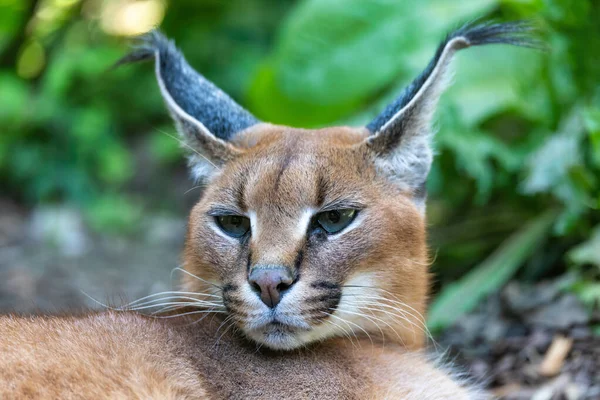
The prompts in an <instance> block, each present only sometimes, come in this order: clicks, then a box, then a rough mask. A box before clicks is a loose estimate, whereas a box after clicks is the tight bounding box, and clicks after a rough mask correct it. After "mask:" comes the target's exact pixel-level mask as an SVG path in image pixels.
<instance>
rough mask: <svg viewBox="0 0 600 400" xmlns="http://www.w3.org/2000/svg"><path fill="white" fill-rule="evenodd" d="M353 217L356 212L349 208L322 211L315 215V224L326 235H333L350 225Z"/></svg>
mask: <svg viewBox="0 0 600 400" xmlns="http://www.w3.org/2000/svg"><path fill="white" fill-rule="evenodd" d="M355 216H356V210H353V209H351V208H346V209H342V210H331V211H324V212H322V213H319V214H317V222H318V223H319V225H321V227H322V228H323V229H324V230H325V231H326V232H327V233H329V234H334V233H338V232H339V231H341V230H342V229H344V228H345V227H347V226H348V225H350V223H351V222H352V221H353V220H354V217H355Z"/></svg>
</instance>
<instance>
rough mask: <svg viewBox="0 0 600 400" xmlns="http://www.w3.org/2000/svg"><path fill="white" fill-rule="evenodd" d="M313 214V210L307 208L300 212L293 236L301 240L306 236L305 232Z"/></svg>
mask: <svg viewBox="0 0 600 400" xmlns="http://www.w3.org/2000/svg"><path fill="white" fill-rule="evenodd" d="M314 214H315V210H314V209H312V208H307V209H305V210H304V211H302V214H301V215H300V219H299V220H298V224H297V225H296V229H295V230H294V233H295V236H296V237H299V238H302V237H304V236H305V235H306V231H307V230H308V224H310V220H311V219H312V217H313V215H314Z"/></svg>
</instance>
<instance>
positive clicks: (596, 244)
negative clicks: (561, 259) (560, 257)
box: [567, 225, 600, 271]
mask: <svg viewBox="0 0 600 400" xmlns="http://www.w3.org/2000/svg"><path fill="white" fill-rule="evenodd" d="M567 257H568V258H569V260H570V261H571V262H572V263H574V264H576V265H585V264H591V265H595V266H597V267H598V268H599V271H600V225H598V226H596V228H594V231H593V232H592V234H591V236H590V238H589V239H588V240H587V241H585V242H583V243H581V244H580V245H578V246H576V247H574V248H573V249H571V250H570V251H569V253H568V254H567Z"/></svg>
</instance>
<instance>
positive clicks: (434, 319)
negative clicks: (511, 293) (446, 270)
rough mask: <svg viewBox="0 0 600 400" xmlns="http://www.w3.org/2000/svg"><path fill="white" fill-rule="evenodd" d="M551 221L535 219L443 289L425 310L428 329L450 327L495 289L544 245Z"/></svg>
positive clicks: (547, 217) (546, 217) (545, 216)
mask: <svg viewBox="0 0 600 400" xmlns="http://www.w3.org/2000/svg"><path fill="white" fill-rule="evenodd" d="M554 219H555V213H554V212H547V213H545V214H543V215H541V216H539V217H538V218H536V219H535V220H534V221H532V222H530V223H529V224H527V225H525V226H524V227H523V228H522V229H520V230H519V231H518V232H516V233H514V234H513V235H512V236H511V237H509V238H508V239H507V240H506V242H505V243H502V245H501V246H500V247H498V249H497V250H496V251H495V252H494V253H493V254H492V255H490V257H489V258H487V259H486V260H484V261H483V262H482V263H481V264H480V265H478V266H477V267H475V268H474V269H473V270H472V271H470V272H469V273H467V274H466V275H465V276H464V277H463V278H462V279H460V280H459V281H458V282H456V283H452V284H449V285H448V286H447V287H446V288H444V290H443V291H442V293H441V294H440V295H439V296H438V297H437V298H436V299H435V301H434V302H433V304H432V305H431V308H430V310H429V319H428V322H427V324H428V326H429V328H430V329H431V330H432V331H434V332H435V331H438V330H440V329H442V328H445V327H446V326H449V325H451V324H453V323H454V322H456V321H457V320H458V318H459V317H460V316H461V315H463V314H465V313H467V312H469V311H471V310H472V309H473V308H475V306H477V304H479V302H480V301H482V300H483V299H484V298H485V297H486V296H488V295H489V294H491V293H493V292H495V291H497V290H499V289H500V288H501V287H502V286H503V285H504V284H505V283H506V282H507V281H508V280H509V279H510V277H511V276H513V275H514V273H515V272H516V270H517V269H518V268H519V267H520V266H521V265H523V262H524V261H525V260H526V259H527V258H528V257H530V256H531V255H532V254H533V253H534V251H535V250H536V249H537V248H538V247H539V246H540V245H541V244H542V243H543V242H544V239H545V238H546V236H547V235H548V232H549V230H550V227H551V226H552V223H553V222H554ZM465 293H468V296H466V295H465Z"/></svg>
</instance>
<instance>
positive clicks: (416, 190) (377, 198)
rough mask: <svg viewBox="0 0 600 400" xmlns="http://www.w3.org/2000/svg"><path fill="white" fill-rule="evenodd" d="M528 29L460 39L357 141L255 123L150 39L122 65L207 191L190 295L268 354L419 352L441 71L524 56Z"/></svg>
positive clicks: (348, 135)
mask: <svg viewBox="0 0 600 400" xmlns="http://www.w3.org/2000/svg"><path fill="white" fill-rule="evenodd" d="M524 29H525V28H524V27H523V26H522V25H519V24H504V25H489V24H488V25H484V26H476V27H466V28H463V29H461V30H459V31H457V32H455V33H453V34H451V35H449V36H448V37H447V38H446V40H445V41H444V42H443V43H442V44H441V45H440V47H439V49H438V51H437V53H436V55H435V57H434V58H433V60H432V61H431V63H430V64H429V65H428V66H427V68H426V69H425V70H424V71H423V73H422V74H421V75H420V76H419V77H418V78H417V79H416V80H415V81H414V82H413V83H412V84H411V85H410V86H409V87H408V88H407V89H406V90H405V91H404V92H403V93H402V94H401V96H400V97H399V98H398V99H397V100H396V101H394V102H393V103H392V104H391V105H390V106H389V107H388V108H387V109H386V110H385V111H384V112H383V113H382V114H381V115H380V116H378V117H377V118H375V120H373V121H372V122H371V123H370V124H368V125H367V126H366V127H361V128H349V127H334V128H327V129H317V130H307V129H295V128H290V127H286V126H276V125H270V124H267V123H261V122H260V121H258V120H257V119H256V118H255V117H254V116H252V115H251V114H250V113H248V112H247V111H245V110H244V109H242V108H241V107H240V106H239V105H237V104H235V103H234V102H233V101H232V100H231V99H230V98H229V97H228V96H227V95H225V94H224V93H223V92H221V91H220V90H219V89H218V88H216V87H215V86H214V85H212V84H211V83H210V82H208V81H206V80H205V79H204V78H203V77H202V76H201V75H199V74H198V73H197V72H195V71H194V70H193V69H192V68H191V67H190V66H189V65H188V64H187V63H186V61H185V60H184V58H183V56H182V55H181V54H180V53H179V52H178V51H177V50H176V48H175V47H174V45H173V44H172V43H170V42H169V41H167V40H166V39H165V38H164V37H163V36H161V35H160V34H158V33H154V34H152V35H150V36H149V37H148V40H147V42H146V45H145V46H143V47H141V48H139V49H138V50H136V51H135V52H134V53H133V54H132V55H130V56H129V57H127V58H126V60H125V61H132V60H138V59H144V58H151V57H153V58H154V59H155V67H156V75H157V78H158V82H159V86H160V89H161V92H162V95H163V97H164V98H165V101H166V104H167V106H168V108H169V111H170V112H171V115H172V116H173V118H174V119H175V121H176V123H177V126H178V129H179V132H180V133H181V137H182V141H183V142H184V144H185V146H186V147H187V148H188V149H189V150H191V151H190V158H189V160H190V167H191V170H192V173H193V175H194V177H195V178H196V179H198V180H200V181H202V182H203V183H204V184H205V186H206V187H205V189H204V192H203V194H202V197H201V198H200V200H199V202H198V204H197V205H196V206H195V207H194V209H193V211H192V213H191V216H190V223H189V230H188V236H187V241H186V248H185V254H184V269H185V271H186V272H187V273H186V274H185V275H184V276H185V279H184V282H183V284H184V287H185V290H187V291H188V292H194V293H197V296H198V298H201V299H204V301H205V303H204V304H213V305H215V306H216V307H217V308H219V309H222V310H225V311H226V313H227V314H228V315H227V318H228V319H229V320H230V321H232V323H235V324H236V325H237V327H238V328H239V329H240V330H241V331H242V332H243V333H244V334H245V335H246V336H247V337H249V338H251V339H252V340H254V341H256V342H258V343H260V344H264V345H265V346H267V347H270V348H272V349H294V348H298V347H300V346H304V345H306V344H308V343H310V342H314V341H318V340H323V339H326V338H329V337H332V336H348V337H349V340H352V338H353V337H354V336H355V335H363V336H370V337H371V338H372V339H373V340H389V341H396V342H399V343H403V344H405V345H406V346H411V347H418V346H420V345H422V343H423V340H424V320H423V314H424V312H425V304H426V300H427V290H428V271H427V266H428V257H427V251H426V237H425V221H424V213H425V189H424V188H425V182H426V179H427V174H428V172H429V169H430V166H431V161H432V150H431V147H430V139H431V130H430V122H431V119H432V114H433V112H434V109H435V106H436V103H437V100H438V98H439V95H440V93H441V91H442V89H443V85H444V77H445V75H446V72H447V71H446V70H447V67H448V64H449V61H450V59H451V58H452V56H453V54H454V53H455V51H456V50H459V49H461V48H465V47H469V46H473V45H480V44H486V43H502V42H505V43H513V44H526V43H524V42H523V40H522V38H521V39H520V38H519V36H518V34H519V33H522V32H523V31H524ZM515 35H517V36H515ZM373 62H376V60H373Z"/></svg>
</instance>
